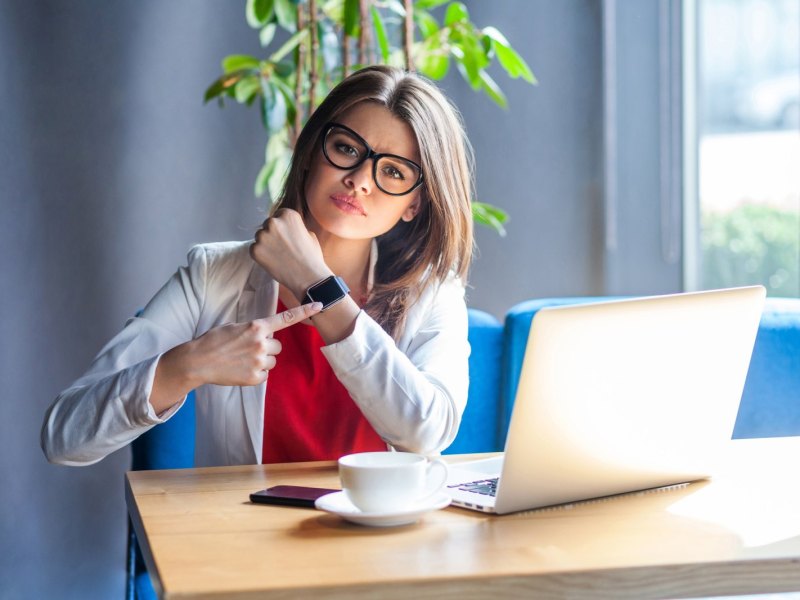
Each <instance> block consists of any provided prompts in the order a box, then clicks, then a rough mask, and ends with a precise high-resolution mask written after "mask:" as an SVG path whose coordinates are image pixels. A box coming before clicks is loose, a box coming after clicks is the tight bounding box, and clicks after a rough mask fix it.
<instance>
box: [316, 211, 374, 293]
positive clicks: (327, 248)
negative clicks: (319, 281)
mask: <svg viewBox="0 0 800 600" xmlns="http://www.w3.org/2000/svg"><path fill="white" fill-rule="evenodd" d="M307 225H308V228H309V230H310V231H313V232H314V234H315V235H316V236H317V240H319V245H320V247H321V248H322V256H323V257H324V258H325V264H327V265H328V267H330V269H331V271H333V272H334V273H335V274H336V275H338V276H339V277H341V278H343V279H344V280H345V283H347V287H349V288H350V290H351V291H352V292H351V293H352V295H353V297H354V298H359V297H362V296H364V295H366V292H367V289H366V286H367V279H368V269H369V258H370V253H371V251H372V239H371V238H366V239H355V240H354V239H344V238H340V237H338V236H335V235H333V234H331V233H328V232H326V231H322V230H321V228H320V227H315V225H316V224H315V223H311V222H310V223H307Z"/></svg>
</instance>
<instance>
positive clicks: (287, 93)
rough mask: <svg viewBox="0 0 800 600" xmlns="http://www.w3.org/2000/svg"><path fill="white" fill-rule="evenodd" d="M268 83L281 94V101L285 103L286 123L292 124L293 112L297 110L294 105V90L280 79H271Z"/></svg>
mask: <svg viewBox="0 0 800 600" xmlns="http://www.w3.org/2000/svg"><path fill="white" fill-rule="evenodd" d="M270 81H271V82H272V84H273V85H274V86H275V89H277V90H278V91H280V93H281V94H283V99H284V100H285V101H286V123H287V124H289V123H294V115H295V111H296V110H297V106H296V105H295V97H294V90H293V89H292V88H291V87H290V86H289V84H288V83H287V82H286V81H285V80H284V79H282V78H281V77H272V79H270Z"/></svg>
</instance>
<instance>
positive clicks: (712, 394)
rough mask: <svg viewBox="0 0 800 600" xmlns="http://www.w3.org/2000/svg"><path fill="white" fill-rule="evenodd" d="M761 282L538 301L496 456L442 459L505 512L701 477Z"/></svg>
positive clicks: (735, 392) (732, 403) (735, 404)
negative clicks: (570, 301) (589, 300)
mask: <svg viewBox="0 0 800 600" xmlns="http://www.w3.org/2000/svg"><path fill="white" fill-rule="evenodd" d="M764 297H765V290H764V288H763V287H761V286H753V287H745V288H733V289H725V290H714V291H707V292H694V293H684V294H673V295H668V296H653V297H646V298H632V299H625V300H615V301H609V302H600V303H596V304H582V305H573V306H560V307H552V308H543V309H541V310H539V311H538V312H537V313H536V315H535V317H534V319H533V321H532V323H531V330H530V335H529V337H528V343H527V347H526V351H525V357H524V359H523V364H522V370H521V372H520V378H519V386H518V388H517V393H516V400H515V402H514V407H513V412H512V416H511V422H510V426H509V430H508V436H507V438H506V447H505V452H504V453H503V455H502V456H500V457H496V458H491V459H485V460H480V461H473V462H469V463H461V464H459V465H455V466H453V467H451V469H450V476H449V481H448V487H447V490H448V493H449V494H450V495H451V496H452V498H453V504H454V505H456V506H461V507H464V508H470V509H474V510H480V511H485V512H492V513H497V514H505V513H510V512H515V511H520V510H527V509H532V508H541V507H545V506H552V505H557V504H564V503H569V502H576V501H580V500H588V499H592V498H599V497H603V496H610V495H615V494H621V493H626V492H632V491H637V490H643V489H648V488H655V487H662V486H667V485H674V484H678V483H684V482H689V481H694V480H698V479H704V478H707V477H709V476H711V475H713V472H714V468H715V464H716V463H717V462H718V460H719V459H720V458H721V454H722V453H723V452H724V450H725V448H726V447H727V445H728V444H729V443H730V439H731V434H732V432H733V427H734V423H735V421H736V415H737V412H738V408H739V401H740V399H741V395H742V390H743V388H744V382H745V378H746V375H747V369H748V366H749V364H750V355H751V353H752V350H753V344H754V342H755V337H756V333H757V330H758V323H759V319H760V317H761V311H762V308H763V304H764Z"/></svg>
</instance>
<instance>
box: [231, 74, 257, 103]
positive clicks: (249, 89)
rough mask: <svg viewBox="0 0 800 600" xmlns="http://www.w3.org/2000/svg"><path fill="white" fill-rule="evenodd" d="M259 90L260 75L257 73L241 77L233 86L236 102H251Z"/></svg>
mask: <svg viewBox="0 0 800 600" xmlns="http://www.w3.org/2000/svg"><path fill="white" fill-rule="evenodd" d="M260 90H261V77H259V76H258V75H249V76H247V77H243V78H242V79H241V80H239V82H238V83H237V84H236V86H234V95H235V97H236V101H237V102H239V103H240V104H244V103H246V102H252V100H253V98H254V97H255V96H256V94H258V92H259V91H260Z"/></svg>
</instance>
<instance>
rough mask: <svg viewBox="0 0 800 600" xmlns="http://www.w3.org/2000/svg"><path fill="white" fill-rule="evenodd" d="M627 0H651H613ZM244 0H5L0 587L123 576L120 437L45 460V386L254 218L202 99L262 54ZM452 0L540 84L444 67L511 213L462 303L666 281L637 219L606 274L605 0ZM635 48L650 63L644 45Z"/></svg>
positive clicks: (235, 156) (492, 304) (243, 142)
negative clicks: (491, 30)
mask: <svg viewBox="0 0 800 600" xmlns="http://www.w3.org/2000/svg"><path fill="white" fill-rule="evenodd" d="M642 4H644V5H651V6H655V3H638V2H637V3H631V4H629V5H628V6H631V7H633V6H641V5H642ZM242 5H243V3H242V2H237V3H230V2H229V3H223V2H214V1H212V0H203V1H201V0H191V1H190V0H173V1H172V2H158V1H156V0H146V1H141V2H121V1H111V2H103V1H100V0H94V1H92V0H73V1H71V2H56V1H44V0H41V1H38V2H30V1H26V0H16V1H15V0H0V81H2V82H3V84H4V92H5V93H4V94H3V102H2V103H1V104H0V198H1V199H2V213H0V215H2V216H0V228H1V229H0V244H2V246H1V247H0V262H1V263H2V274H3V285H2V286H0V294H1V295H0V338H2V355H0V373H2V377H1V379H0V381H2V399H1V401H0V402H1V404H0V406H2V408H3V418H2V419H0V440H1V441H2V452H0V469H1V470H0V475H1V476H2V481H3V486H2V487H0V507H1V508H0V598H19V597H54V598H109V597H119V596H120V595H121V594H122V592H123V580H124V568H123V562H124V561H123V558H124V548H125V540H124V532H125V506H124V501H123V493H122V491H123V485H122V481H123V474H124V471H125V470H126V468H127V466H128V464H129V460H130V459H129V452H128V451H127V450H124V451H120V452H118V453H117V454H116V455H113V456H110V457H108V458H107V459H105V460H103V461H102V462H101V463H99V464H97V465H95V466H91V467H86V468H64V467H56V466H51V465H48V464H47V463H46V462H45V460H44V458H43V456H42V454H41V452H40V450H39V428H40V424H41V419H42V415H43V413H44V410H45V408H46V407H47V406H48V404H49V403H50V401H51V399H52V398H53V397H54V396H55V395H56V394H57V392H58V391H59V390H60V389H62V388H64V387H65V386H66V385H67V384H69V382H70V381H71V380H73V379H74V378H75V377H76V376H78V375H79V374H80V373H81V371H82V370H83V369H85V367H86V366H87V365H88V363H89V361H90V360H91V358H92V356H93V355H94V354H95V353H96V352H97V350H98V349H99V348H100V347H101V346H102V344H103V343H104V342H105V341H106V340H107V339H108V338H109V337H111V336H112V335H113V334H114V333H115V332H116V331H117V330H118V329H119V328H120V326H121V325H122V323H123V322H124V320H125V319H126V318H127V317H128V316H129V315H130V314H131V313H133V312H134V311H135V310H136V309H137V308H138V307H140V306H142V304H143V303H144V302H145V301H146V300H147V299H148V298H149V297H150V296H151V295H152V294H153V293H154V292H155V291H156V290H157V289H158V287H159V286H160V285H161V284H162V283H163V281H165V280H166V278H167V277H168V276H169V274H170V273H171V272H172V271H173V270H174V269H175V268H176V266H177V265H179V264H180V263H182V261H183V260H184V256H185V252H186V250H187V249H188V248H189V246H190V245H192V244H194V243H197V242H202V241H213V240H223V239H243V238H246V237H249V236H250V235H251V233H252V231H253V229H254V228H255V227H256V226H257V224H258V223H259V222H260V219H261V215H262V212H263V211H262V206H261V202H260V201H259V200H256V199H255V198H253V195H252V181H253V179H254V176H255V173H256V172H257V170H258V167H259V166H260V162H261V157H262V152H263V146H262V145H263V141H264V134H263V132H262V130H261V128H260V125H259V123H258V118H257V115H256V112H255V111H253V110H249V111H248V110H245V109H243V108H241V107H238V106H230V107H228V108H226V109H225V110H220V109H218V108H217V107H216V106H205V107H204V106H202V104H201V97H202V93H203V91H204V89H205V86H206V85H207V84H208V82H210V81H211V80H212V79H213V78H214V77H216V76H217V74H218V70H219V60H220V58H221V57H223V56H225V55H226V54H231V53H237V52H252V53H257V52H258V47H257V40H256V39H255V35H254V33H253V32H252V31H251V30H250V29H248V27H247V26H246V24H245V22H244V17H243V6H242ZM469 6H470V10H471V11H472V14H473V17H474V20H475V21H476V22H477V23H478V24H480V25H489V24H492V25H495V26H496V27H498V28H499V29H500V30H501V31H503V32H504V33H505V34H506V35H507V36H508V38H509V39H510V40H511V41H512V43H513V44H514V45H515V46H516V48H517V49H518V50H519V51H520V52H521V54H522V55H523V56H525V57H526V59H527V60H528V62H529V63H530V64H531V66H532V67H533V69H534V71H535V73H536V74H537V76H538V77H539V79H540V82H541V83H540V85H539V86H538V87H536V88H532V87H530V86H528V85H526V84H523V83H521V82H519V81H513V82H512V81H508V80H507V79H506V78H505V77H504V76H503V75H502V74H499V73H498V74H496V79H497V80H498V82H500V83H501V85H502V86H503V88H504V89H505V91H506V92H507V94H508V96H509V101H510V110H508V111H502V110H500V109H498V108H496V107H494V106H493V105H492V104H491V103H490V102H489V101H488V100H487V99H486V98H484V97H481V96H477V95H475V94H473V93H472V92H471V91H470V90H468V89H467V88H466V86H465V85H464V84H463V83H461V82H460V81H459V80H458V78H457V77H455V78H450V79H449V80H448V81H447V82H446V84H445V87H446V88H447V90H448V91H449V92H450V94H451V95H452V96H453V98H454V99H455V100H456V103H457V104H458V105H459V106H460V107H461V108H462V110H463V113H464V116H465V119H466V123H467V127H468V130H469V133H470V136H471V139H472V141H473V143H474V145H475V149H476V154H477V160H478V191H479V194H478V195H479V198H480V199H482V200H486V201H491V202H493V203H496V204H498V205H501V206H503V207H504V208H506V209H507V210H508V211H509V212H510V213H511V214H512V218H513V220H512V221H511V223H510V224H509V226H508V236H507V237H506V238H499V237H497V236H496V235H495V234H493V233H491V232H489V231H487V230H481V231H479V232H478V245H479V248H480V257H479V259H478V260H477V261H476V264H475V269H474V272H473V276H472V281H471V283H472V290H471V291H470V295H469V296H470V303H471V305H472V306H475V307H479V308H484V309H486V310H489V311H491V312H493V313H495V314H496V315H498V316H502V314H503V313H504V312H505V310H506V309H507V308H508V307H509V306H510V305H512V304H513V303H515V302H518V301H521V300H524V299H527V298H531V297H535V296H551V295H583V294H598V293H604V292H606V291H611V292H614V293H625V292H630V291H637V292H638V291H661V290H659V289H656V288H658V287H665V288H669V287H676V286H677V283H676V282H677V281H679V279H674V280H673V279H670V273H671V272H669V273H668V274H667V276H666V278H664V277H659V278H657V280H656V282H655V283H652V284H647V286H649V287H651V288H652V289H651V290H641V289H634V288H635V287H636V286H637V284H636V282H637V281H641V280H642V279H638V278H637V277H636V270H637V269H638V270H640V271H644V270H648V271H649V270H650V268H651V265H649V264H644V263H647V261H646V260H645V257H646V256H648V253H649V252H651V248H650V246H652V244H656V245H657V244H658V242H657V240H656V241H652V240H653V239H654V238H655V236H653V235H650V234H648V232H649V231H651V230H652V229H653V227H656V226H657V225H653V224H652V223H650V222H649V221H647V218H645V222H644V224H641V223H640V222H638V221H637V227H643V228H644V229H643V230H642V231H641V232H640V234H639V238H640V239H639V241H635V243H634V242H631V244H630V245H628V243H627V242H625V245H623V246H621V247H620V248H619V249H618V251H617V255H618V256H619V255H622V256H626V255H627V256H630V253H631V252H634V253H636V254H635V255H636V257H637V261H638V262H636V264H633V263H631V264H633V266H632V267H630V268H628V267H626V264H627V263H620V264H621V265H622V266H621V267H619V266H618V267H615V269H618V270H619V269H621V270H622V271H623V272H624V274H625V277H622V278H620V277H616V275H615V277H616V279H615V281H620V282H622V283H621V284H619V285H616V287H615V286H610V285H608V284H607V282H606V279H607V278H606V272H607V270H608V268H609V267H608V265H609V263H610V262H611V263H613V262H614V256H610V257H609V255H608V253H607V252H605V245H604V244H605V240H604V231H605V229H604V225H605V221H604V218H605V217H604V214H605V213H604V207H605V202H606V199H605V198H604V193H603V192H604V175H603V173H604V155H603V147H604V139H605V138H604V135H605V129H604V108H603V98H604V95H605V93H606V90H605V89H604V77H603V73H604V65H603V53H602V51H603V7H602V6H601V4H600V3H599V2H597V1H590V0H561V1H559V2H552V1H550V0H498V1H493V2H488V1H477V0H474V1H472V2H470V3H469ZM644 12H647V9H644ZM651 12H652V11H651ZM642 18H644V19H648V18H652V14H649V15H648V14H645V15H644V16H643V17H642ZM640 24H641V23H640V22H638V21H637V19H634V20H633V22H632V23H631V24H630V30H631V31H635V30H636V28H637V27H639V25H640ZM625 30H626V31H627V30H628V29H625ZM645 30H646V28H645ZM642 56H643V59H646V60H644V64H643V68H644V69H645V70H646V69H647V68H649V67H647V60H649V59H648V58H647V57H648V56H649V57H652V52H651V49H650V47H649V46H645V47H644V53H643V55H642ZM633 85H635V81H634V82H633ZM650 113H652V111H650ZM650 113H648V111H646V110H645V111H644V112H643V113H642V114H640V115H639V116H638V117H637V118H639V119H641V121H640V122H638V123H637V122H635V121H634V122H633V123H631V124H629V125H630V126H631V127H638V126H640V125H641V122H648V121H649V120H650V119H652V117H653V115H652V114H650ZM626 126H627V125H626ZM645 144H646V140H645ZM638 158H640V159H641V157H638ZM643 160H646V159H643ZM642 172H643V173H645V174H646V172H647V170H646V169H645V170H644V171H642ZM622 175H623V176H626V175H627V174H626V173H623V174H622ZM636 177H638V175H633V178H634V179H633V180H634V181H639V184H641V185H639V184H637V185H633V186H632V187H630V186H629V187H630V189H633V190H634V191H632V192H630V193H629V196H628V199H627V200H626V199H625V198H621V199H620V202H621V203H623V204H624V202H626V201H627V202H634V201H633V200H631V198H635V199H636V200H635V202H634V203H640V205H641V206H643V207H647V206H650V205H649V204H647V203H648V202H649V200H648V195H649V192H648V189H649V186H651V184H652V181H651V179H652V177H650V178H649V179H648V177H649V176H646V177H644V178H641V177H640V178H639V179H636ZM625 189H626V190H627V189H629V188H625ZM626 193H628V192H626ZM641 203H643V204H641ZM640 212H642V211H640ZM656 212H657V211H656ZM620 218H621V219H623V221H624V219H625V217H624V214H623V215H622V216H621V217H620ZM637 219H639V216H638V214H637ZM623 225H625V223H623ZM624 239H627V238H624ZM641 248H644V249H645V251H642V252H641V253H639V250H640V249H641ZM656 254H657V252H656ZM618 262H619V261H618ZM654 262H657V261H654ZM626 269H627V270H626ZM616 272H617V271H615V273H616ZM645 280H646V279H645ZM647 286H645V287H647ZM639 287H642V286H641V285H640V286H639Z"/></svg>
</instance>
